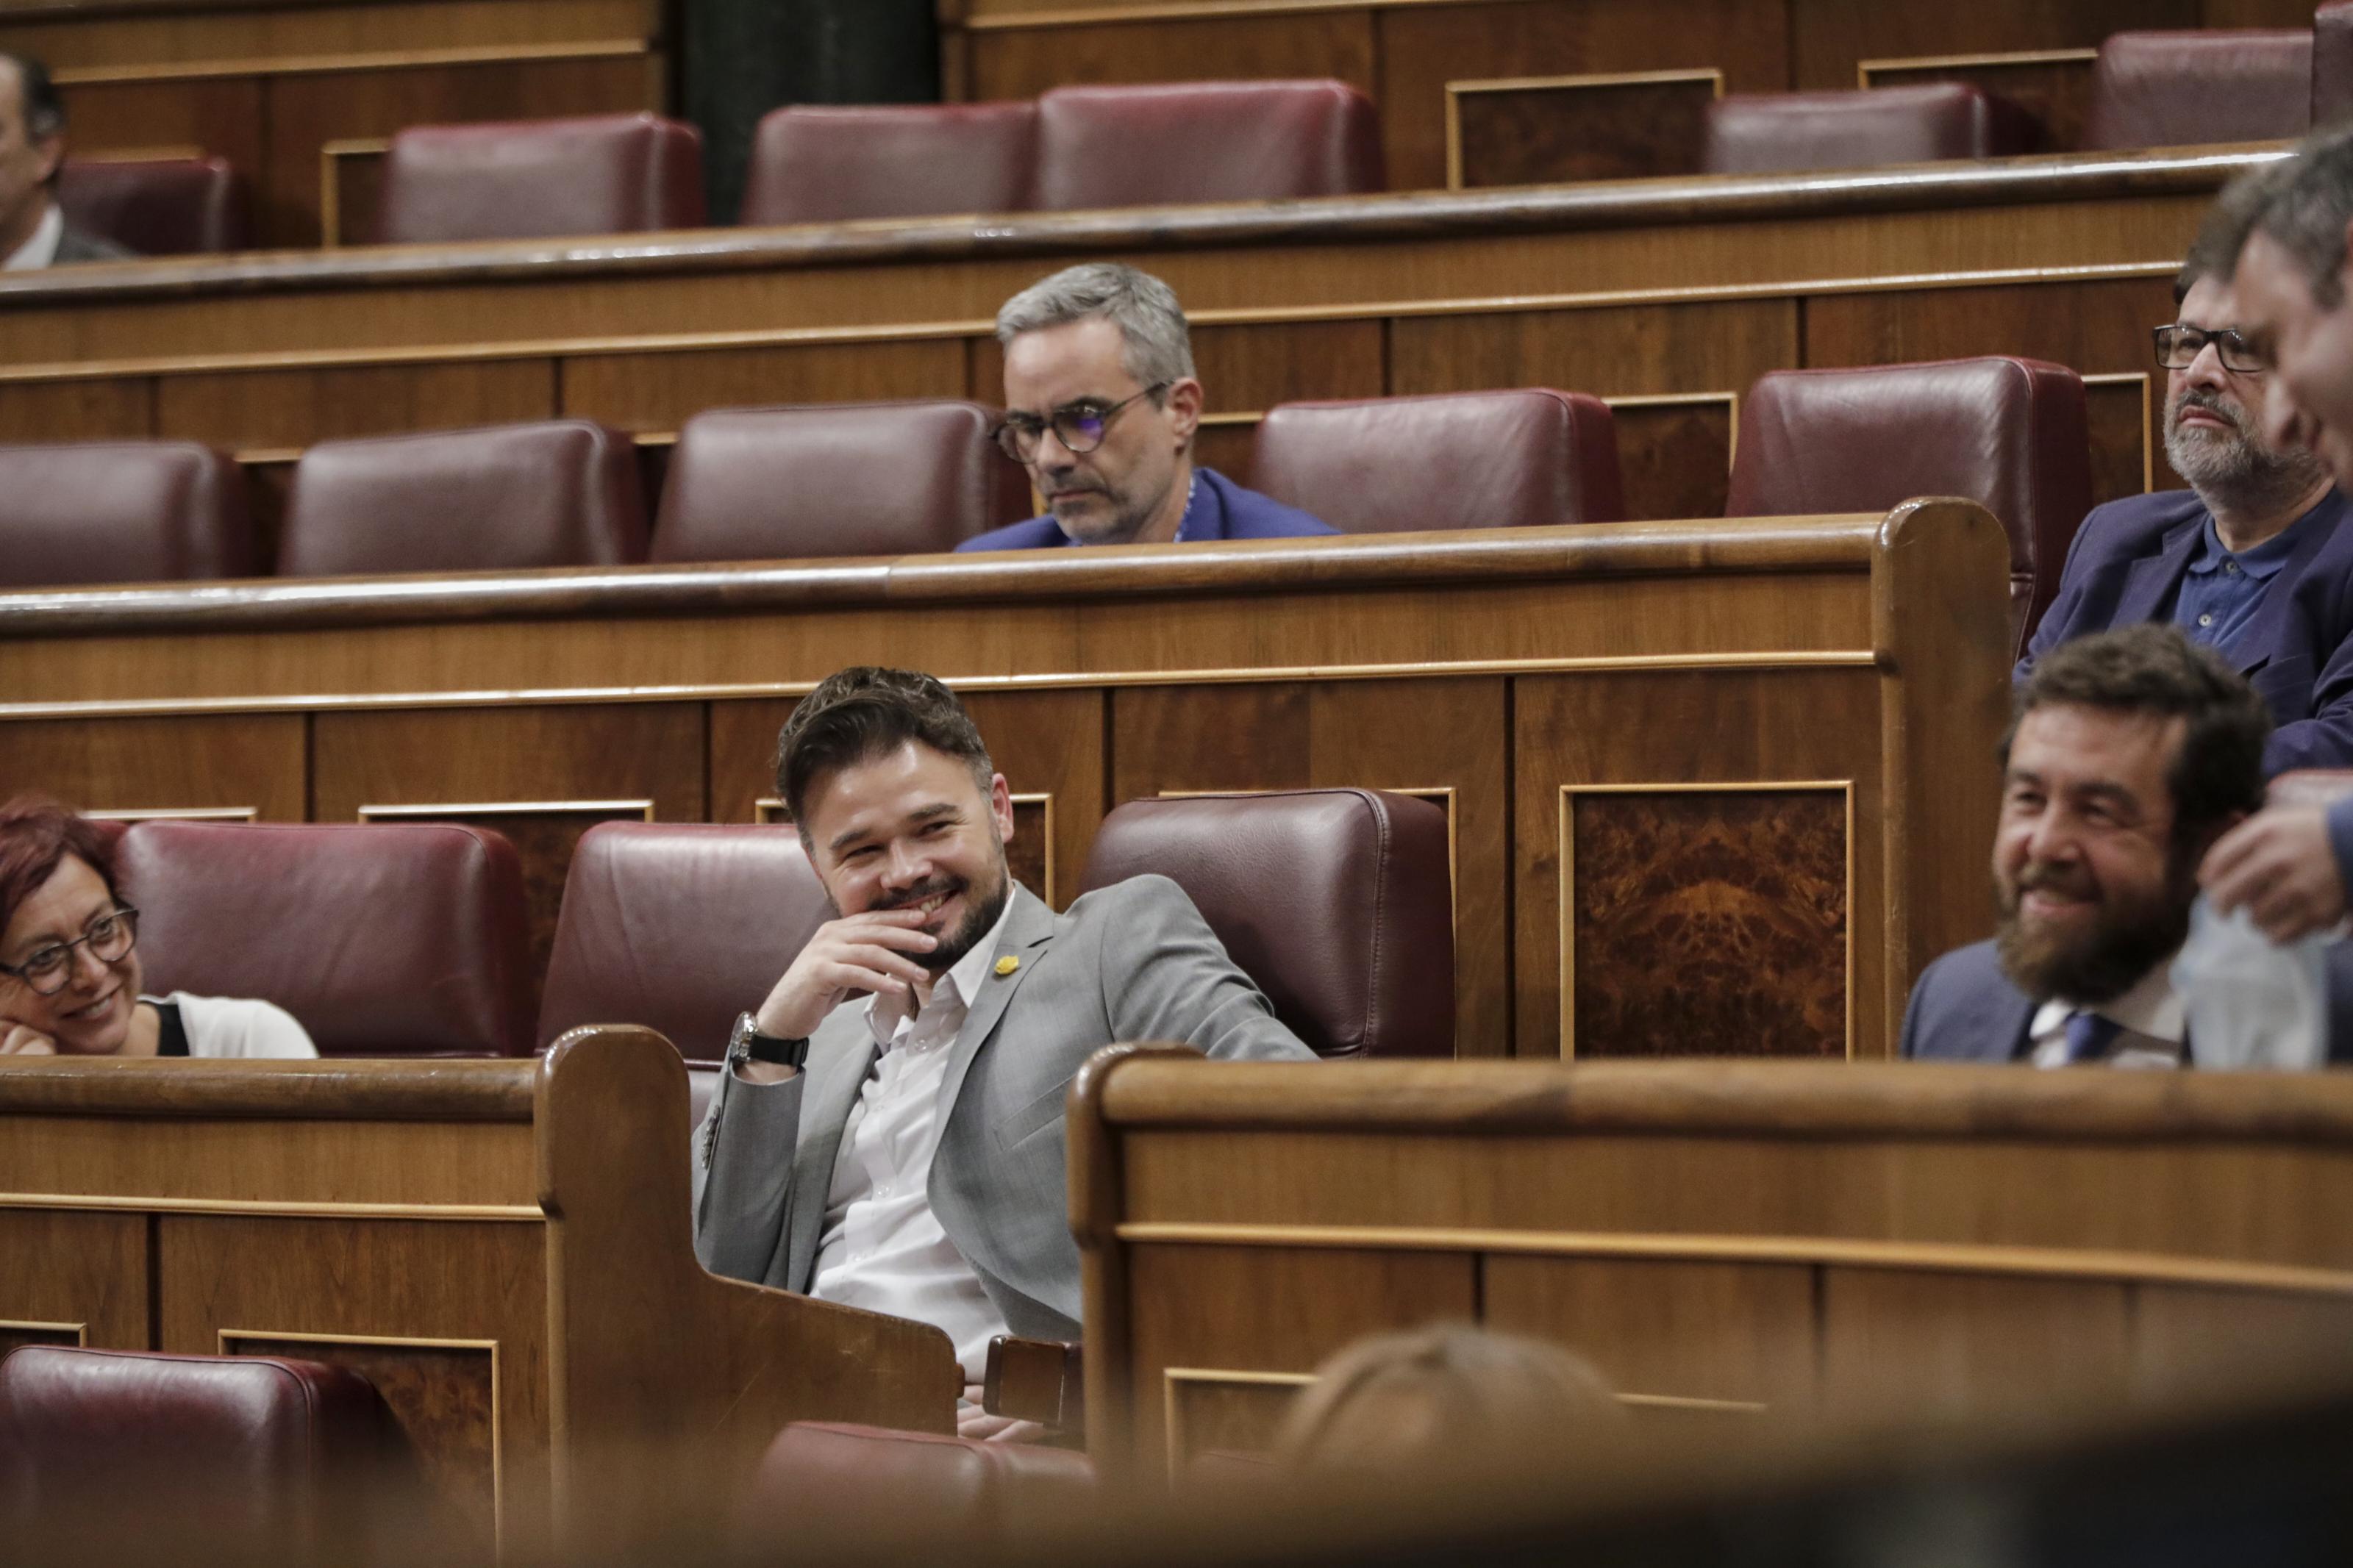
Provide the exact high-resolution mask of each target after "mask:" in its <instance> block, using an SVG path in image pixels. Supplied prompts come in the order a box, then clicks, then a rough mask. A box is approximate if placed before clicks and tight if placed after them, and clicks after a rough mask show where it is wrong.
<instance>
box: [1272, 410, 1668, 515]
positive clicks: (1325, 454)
mask: <svg viewBox="0 0 2353 1568" xmlns="http://www.w3.org/2000/svg"><path fill="white" fill-rule="evenodd" d="M1250 483H1251V485H1252V486H1253V487H1254V488H1256V489H1261V490H1263V491H1265V492H1266V493H1267V494H1268V495H1271V496H1272V497H1274V498H1275V499H1276V500H1282V501H1287V502H1289V503H1290V504H1291V505H1293V506H1296V507H1303V508H1304V509H1306V510H1308V511H1311V512H1313V513H1314V514H1315V515H1316V516H1317V517H1320V518H1322V519H1323V520H1324V521H1326V522H1328V523H1330V524H1331V525H1332V526H1333V527H1335V528H1336V529H1338V530H1339V531H1341V532H1343V533H1396V532H1400V531H1422V530H1428V529H1441V528H1506V527H1515V526H1527V527H1545V526H1549V525H1551V524H1555V523H1566V522H1612V521H1617V520H1618V519H1619V518H1621V517H1623V516H1624V515H1625V502H1624V499H1623V497H1622V496H1621V495H1620V489H1619V482H1618V433H1617V429H1616V426H1614V425H1612V423H1611V422H1610V417H1609V405H1608V404H1606V403H1603V402H1602V401H1601V400H1600V399H1599V398H1598V397H1588V396H1587V395H1584V394H1583V393H1581V392H1554V391H1552V390H1550V389H1549V388H1545V387H1535V388H1531V389H1528V390H1525V391H1519V392H1452V393H1441V394H1440V395H1436V396H1432V397H1368V398H1364V399H1361V400H1358V401H1355V402H1347V403H1286V404H1284V405H1282V406H1280V407H1278V408H1275V409H1273V410H1271V412H1270V413H1269V414H1268V415H1267V416H1266V418H1265V419H1264V420H1263V421H1261V423H1260V425H1259V427H1258V440H1257V445H1256V447H1255V449H1254V450H1253V453H1252V455H1251V458H1250Z"/></svg>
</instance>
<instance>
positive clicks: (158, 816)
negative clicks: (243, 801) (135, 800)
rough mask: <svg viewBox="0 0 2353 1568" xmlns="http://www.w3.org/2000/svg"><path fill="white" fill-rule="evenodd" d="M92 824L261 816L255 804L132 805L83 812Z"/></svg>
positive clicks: (232, 819) (247, 819)
mask: <svg viewBox="0 0 2353 1568" xmlns="http://www.w3.org/2000/svg"><path fill="white" fill-rule="evenodd" d="M81 815H82V816H87V817H89V818H90V819H91V820H92V821H95V822H251V821H253V820H254V819H255V818H256V817H258V816H260V815H261V808H260V807H259V806H258V805H131V806H121V807H116V808H112V809H110V810H104V811H90V810H85V811H84V812H83V813H82V814H81Z"/></svg>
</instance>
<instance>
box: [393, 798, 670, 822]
mask: <svg viewBox="0 0 2353 1568" xmlns="http://www.w3.org/2000/svg"><path fill="white" fill-rule="evenodd" d="M584 811H606V812H622V811H634V812H637V813H638V814H639V815H640V816H642V817H643V818H644V819H645V820H646V821H648V822H651V821H653V820H654V803H653V802H652V801H649V800H483V801H469V802H466V803H464V804H461V805H431V804H427V805H364V806H362V807H360V810H359V820H360V821H362V822H403V821H406V822H416V821H425V822H437V821H439V820H441V819H442V818H444V817H450V816H491V815H496V816H565V815H569V814H572V813H576V812H584Z"/></svg>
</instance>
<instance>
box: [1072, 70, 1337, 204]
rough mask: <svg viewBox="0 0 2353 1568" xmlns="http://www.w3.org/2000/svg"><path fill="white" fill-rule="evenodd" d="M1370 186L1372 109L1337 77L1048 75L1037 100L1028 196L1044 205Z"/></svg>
mask: <svg viewBox="0 0 2353 1568" xmlns="http://www.w3.org/2000/svg"><path fill="white" fill-rule="evenodd" d="M1380 188H1381V141H1380V121H1379V116H1378V113H1377V110H1375V109H1374V108H1373V103H1372V100H1370V99H1368V98H1366V96H1365V95H1364V94H1363V93H1361V92H1358V91H1357V90H1356V89H1355V88H1352V87H1350V86H1348V85H1347V84H1346V83H1345V82H1339V81H1323V80H1312V81H1203V82H1178V83H1170V84H1167V85H1164V86H1148V87H1058V88H1056V89H1053V90H1052V91H1050V92H1049V93H1047V94H1045V95H1044V96H1043V97H1041V98H1039V100H1038V182H1037V195H1036V199H1035V205H1037V206H1039V208H1041V209H1043V210H1045V211H1048V212H1063V211H1069V210H1071V209H1074V208H1080V207H1133V206H1154V205H1166V204H1171V203H1184V202H1249V201H1275V200H1280V199H1282V198H1283V197H1287V196H1341V195H1354V194H1356V193H1358V192H1363V191H1377V190H1379V189H1380Z"/></svg>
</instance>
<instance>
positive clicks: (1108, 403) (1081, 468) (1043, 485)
mask: <svg viewBox="0 0 2353 1568" xmlns="http://www.w3.org/2000/svg"><path fill="white" fill-rule="evenodd" d="M997 342H999V343H1000V344H1002V345H1003V346H1004V349H1005V406H1006V414H1005V417H1004V418H1003V420H1002V421H1000V422H999V424H998V426H997V445H998V446H1000V447H1003V448H1004V450H1005V455H1006V457H1007V458H1008V459H1010V460H1011V461H1013V462H1017V463H1019V464H1021V465H1022V466H1023V467H1025V468H1028V469H1029V479H1030V482H1031V483H1032V484H1033V485H1034V486H1036V488H1037V491H1038V494H1039V497H1040V498H1041V499H1043V500H1044V501H1045V503H1046V515H1045V516H1043V517H1033V518H1031V519H1030V520H1029V521H1027V522H1017V523H1014V524H1013V525H1011V526H1010V527H1008V528H1000V529H997V530H995V531H992V532H988V533H984V534H982V535H980V536H979V537H978V538H976V539H968V540H966V541H965V542H963V543H962V544H960V545H958V546H957V547H956V548H957V549H959V550H1040V549H1053V548H1056V547H1059V546H1061V545H1067V544H1169V543H1192V542H1199V541H1210V540H1225V539H1293V538H1299V537H1302V536H1305V535H1309V534H1321V533H1333V532H1336V530H1335V529H1333V528H1332V527H1330V526H1329V525H1328V524H1325V523H1324V522H1321V521H1317V520H1316V519H1314V518H1313V517H1310V516H1308V515H1307V513H1305V512H1303V511H1301V510H1299V509H1298V508H1296V507H1289V506H1285V505H1283V504H1282V502H1281V501H1278V500H1273V499H1271V497H1267V496H1262V495H1260V494H1259V493H1258V492H1257V491H1255V490H1249V489H1243V488H1242V487H1241V486H1240V485H1238V484H1236V483H1234V482H1233V480H1231V479H1228V478H1226V477H1225V476H1224V475H1223V474H1220V473H1219V472H1218V471H1217V470H1216V469H1215V468H1201V467H1199V466H1198V464H1196V463H1195V462H1194V460H1193V439H1194V437H1195V435H1196V433H1197V432H1198V430H1199V428H1200V424H1201V407H1202V392H1201V383H1200V382H1199V380H1198V378H1196V376H1195V375H1194V374H1193V347H1192V341H1191V338H1190V336H1189V334H1188V333H1187V329H1186V325H1185V312H1184V311H1183V310H1181V309H1179V308H1178V306H1177V303H1176V295H1175V294H1174V293H1173V292H1171V291H1170V289H1169V288H1168V285H1167V284H1166V283H1163V282H1162V281H1161V280H1160V279H1157V278H1155V277H1153V276H1152V275H1151V274H1150V273H1147V272H1139V271H1137V270H1136V269H1135V268H1133V267H1124V266H1121V265H1119V264H1117V263H1115V262H1093V263H1089V264H1087V265H1085V266H1081V267H1072V268H1066V269H1064V270H1062V271H1060V272H1057V273H1055V274H1054V275H1053V276H1052V277H1051V278H1049V279H1046V280H1045V281H1044V282H1042V283H1038V284H1034V285H1032V286H1031V287H1029V288H1028V289H1023V290H1022V291H1021V292H1020V293H1018V294H1016V295H1015V296H1014V297H1013V298H1012V299H1010V300H1007V301H1006V303H1005V308H1004V309H1003V310H999V311H998V312H997Z"/></svg>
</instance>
